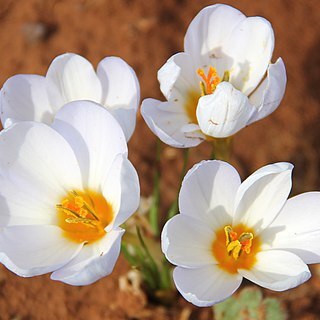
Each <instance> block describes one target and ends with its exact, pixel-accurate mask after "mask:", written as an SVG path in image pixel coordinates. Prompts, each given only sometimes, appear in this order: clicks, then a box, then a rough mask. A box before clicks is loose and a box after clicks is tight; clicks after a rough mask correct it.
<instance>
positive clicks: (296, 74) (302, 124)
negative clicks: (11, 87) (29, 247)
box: [0, 0, 320, 320]
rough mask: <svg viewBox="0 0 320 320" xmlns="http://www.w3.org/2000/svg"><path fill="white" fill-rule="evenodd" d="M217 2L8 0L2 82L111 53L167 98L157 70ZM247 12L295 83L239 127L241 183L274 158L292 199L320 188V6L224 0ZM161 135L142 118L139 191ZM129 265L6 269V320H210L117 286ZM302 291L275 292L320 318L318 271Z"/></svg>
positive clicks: (1, 26) (167, 174) (171, 152)
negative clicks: (91, 272)
mask: <svg viewBox="0 0 320 320" xmlns="http://www.w3.org/2000/svg"><path fill="white" fill-rule="evenodd" d="M213 3H216V2H215V1H202V0H198V1H191V0H162V1H161V0H148V1H145V0H144V1H143V0H83V1H80V0H79V1H72V0H66V1H62V0H61V1H59V0H52V1H50V0H16V1H14V0H1V1H0V84H1V85H2V84H3V83H4V81H5V80H6V79H7V78H8V77H10V76H12V75H14V74H17V73H36V74H45V72H46V70H47V68H48V66H49V64H50V62H51V61H52V59H53V58H54V57H56V56H57V55H59V54H61V53H64V52H75V53H79V54H81V55H83V56H85V57H86V58H87V59H88V60H90V61H91V62H92V63H93V64H94V65H97V63H98V62H99V61H100V60H101V59H102V58H103V57H105V56H110V55H115V56H120V57H122V58H123V59H125V60H126V61H127V62H128V63H129V64H130V65H131V66H132V67H133V68H134V69H135V70H136V72H137V75H138V77H139V80H140V84H141V96H142V98H146V97H154V98H159V99H161V98H162V96H161V93H160V91H159V85H158V83H157V80H156V73H157V70H158V69H159V68H160V67H161V65H162V64H163V63H164V62H165V61H166V60H167V59H168V58H169V57H170V56H171V55H172V54H174V53H176V52H178V51H181V50H182V49H183V37H184V34H185V31H186V29H187V26H188V24H189V23H190V21H191V20H192V18H193V17H194V16H195V15H196V13H197V12H198V11H199V10H200V9H201V8H203V7H204V6H206V5H209V4H213ZM224 3H227V4H230V5H233V6H235V7H237V8H238V9H240V10H241V11H242V12H244V13H245V14H246V15H249V16H250V15H261V16H263V17H265V18H267V19H268V20H269V21H270V22H271V23H272V25H273V27H274V31H275V36H276V47H275V52H274V60H276V58H277V57H279V56H281V57H282V58H283V60H284V61H285V63H286V67H287V74H288V85H287V91H286V95H285V98H284V100H283V102H282V104H281V106H280V108H279V109H278V110H277V111H276V112H275V113H274V114H272V115H271V116H270V117H268V118H267V119H265V120H263V121H260V122H258V123H256V124H253V125H251V126H250V127H248V128H246V129H244V130H242V131H241V132H240V133H239V134H237V135H236V137H235V139H234V154H233V157H232V159H231V162H232V164H233V165H235V166H236V167H237V168H238V170H239V171H240V172H241V174H242V176H243V178H245V177H246V176H248V175H249V174H250V173H251V172H252V171H254V170H255V169H257V168H258V167H260V166H262V165H265V164H267V163H270V162H275V161H283V160H285V161H290V162H292V163H293V164H294V165H295V170H294V178H293V181H294V188H293V194H296V193H300V192H304V191H310V190H320V172H319V168H320V166H319V165H320V139H319V138H320V121H319V120H320V90H319V89H320V88H319V83H320V54H319V52H320V24H319V23H320V22H319V21H320V8H319V5H320V3H319V0H294V1H293V0H251V1H250V0H238V1H235V0H234V1H231V0H230V1H224ZM155 141H156V140H155V137H154V136H153V135H152V133H151V132H150V131H149V129H148V128H147V127H146V125H145V124H144V122H143V120H142V118H141V116H140V115H138V122H137V128H136V131H135V133H134V136H133V138H132V139H131V141H130V144H129V153H130V158H131V160H132V162H133V163H134V165H135V167H136V168H137V171H138V174H139V176H140V180H141V188H142V195H143V196H149V195H150V194H151V192H152V169H153V165H154V154H155V153H154V150H155ZM210 152H211V148H209V146H208V144H202V145H201V146H200V147H199V148H198V149H197V151H196V152H195V151H193V152H192V153H191V159H190V161H189V167H191V166H192V164H193V163H195V162H198V161H200V160H202V159H207V158H208V157H209V155H210ZM181 155H182V153H181V150H175V149H172V148H169V147H165V149H164V156H163V159H162V163H161V170H162V174H163V181H162V186H161V189H162V198H163V203H162V208H163V212H165V210H166V209H167V208H168V206H169V204H170V203H171V201H172V200H173V199H174V196H175V193H176V190H177V187H178V176H177V170H181ZM128 270H129V267H128V265H127V263H126V262H125V260H124V259H123V258H122V257H121V258H120V259H119V260H118V262H117V264H116V267H115V270H114V273H113V274H112V275H111V276H109V277H107V278H105V279H102V280H100V281H98V282H97V283H95V284H94V285H91V286H88V287H71V286H67V285H64V284H62V283H57V282H54V281H51V280H49V277H48V276H47V275H45V276H40V277H36V278H32V279H23V278H19V277H17V276H15V275H14V274H12V273H10V272H9V271H7V270H5V268H4V267H2V266H1V267H0V319H1V320H2V319H3V320H7V319H8V320H9V319H10V320H13V319H15V320H33V319H35V320H40V319H48V320H51V319H52V320H53V319H60V320H63V319H71V320H73V319H93V320H95V319H97V320H98V319H110V320H112V319H117V320H119V319H132V320H133V319H160V320H161V319H181V320H182V319H199V320H202V319H212V315H211V310H210V309H209V308H207V309H201V310H199V309H197V308H194V307H192V306H191V305H189V304H187V303H185V302H184V301H182V299H180V298H177V301H176V303H175V304H174V306H173V307H172V308H164V307H162V306H156V305H152V304H150V303H148V301H147V299H146V297H145V296H144V295H142V294H132V293H130V292H126V291H122V290H120V289H119V282H118V278H119V276H123V275H125V274H126V273H127V272H128ZM312 270H313V273H314V277H313V278H312V280H310V281H309V282H307V283H306V284H304V285H302V286H300V287H299V288H297V289H294V290H290V291H288V292H285V293H279V294H278V293H271V292H270V291H268V290H264V294H265V295H267V296H270V295H271V296H275V297H278V298H279V299H280V300H281V301H283V303H284V305H285V306H286V307H287V308H288V310H289V319H305V320H306V319H308V320H312V319H319V317H320V281H319V277H318V275H317V273H319V270H320V269H319V268H317V267H313V268H312Z"/></svg>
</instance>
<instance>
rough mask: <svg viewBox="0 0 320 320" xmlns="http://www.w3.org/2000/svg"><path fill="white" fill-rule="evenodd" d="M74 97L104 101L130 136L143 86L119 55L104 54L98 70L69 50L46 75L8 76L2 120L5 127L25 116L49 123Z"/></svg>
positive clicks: (4, 90)
mask: <svg viewBox="0 0 320 320" xmlns="http://www.w3.org/2000/svg"><path fill="white" fill-rule="evenodd" d="M75 100H91V101H94V102H97V103H100V104H102V105H103V106H104V107H105V108H106V109H108V110H109V111H110V112H111V113H112V115H113V116H114V117H115V118H116V119H117V120H118V122H119V123H120V125H121V127H122V129H123V131H124V133H125V136H126V139H127V141H128V140H129V139H130V137H131V135H132V133H133V131H134V128H135V124H136V112H137V108H138V105H139V102H140V88H139V82H138V79H137V77H136V74H135V72H134V70H133V69H132V68H131V67H130V66H129V65H128V64H127V63H126V62H125V61H123V60H122V59H120V58H117V57H107V58H104V59H103V60H102V61H100V63H99V64H98V67H97V72H95V70H94V69H93V67H92V65H91V63H90V62H89V61H88V60H86V59H85V58H83V57H81V56H79V55H77V54H72V53H66V54H62V55H60V56H58V57H56V58H55V59H54V60H53V61H52V63H51V65H50V67H49V69H48V72H47V74H46V76H45V77H43V76H39V75H32V74H19V75H15V76H13V77H11V78H9V79H8V80H7V81H6V82H5V84H4V85H3V88H2V89H1V100H0V103H1V121H2V124H3V126H4V127H8V126H9V125H11V124H12V123H14V122H16V121H23V120H31V121H39V122H44V123H47V124H50V123H52V121H53V119H54V116H55V114H56V112H57V111H58V110H59V109H60V108H61V107H62V106H63V105H64V104H66V103H68V102H71V101H75Z"/></svg>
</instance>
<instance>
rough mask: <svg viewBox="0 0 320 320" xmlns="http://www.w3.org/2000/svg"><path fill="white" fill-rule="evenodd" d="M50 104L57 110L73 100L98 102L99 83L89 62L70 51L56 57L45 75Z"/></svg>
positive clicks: (99, 97)
mask: <svg viewBox="0 0 320 320" xmlns="http://www.w3.org/2000/svg"><path fill="white" fill-rule="evenodd" d="M46 80H47V85H48V94H49V99H50V102H51V105H52V106H53V108H54V109H55V110H56V111H58V110H59V109H60V108H61V107H62V106H63V105H64V104H66V103H68V102H70V101H74V100H92V101H95V102H100V99H101V83H100V80H99V79H98V77H97V75H96V73H95V71H94V69H93V67H92V65H91V63H90V62H89V61H88V60H86V59H85V58H83V57H81V56H79V55H77V54H72V53H66V54H62V55H60V56H58V57H56V58H55V59H54V60H53V61H52V63H51V65H50V67H49V69H48V72H47V75H46Z"/></svg>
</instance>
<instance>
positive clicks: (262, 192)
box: [233, 162, 293, 234]
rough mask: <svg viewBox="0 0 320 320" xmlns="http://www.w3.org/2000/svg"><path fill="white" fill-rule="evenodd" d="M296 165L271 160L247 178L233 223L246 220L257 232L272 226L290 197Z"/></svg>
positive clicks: (239, 193)
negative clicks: (292, 176) (271, 162)
mask: <svg viewBox="0 0 320 320" xmlns="http://www.w3.org/2000/svg"><path fill="white" fill-rule="evenodd" d="M292 169H293V165H292V164H290V163H287V162H279V163H275V164H270V165H267V166H264V167H262V168H260V169H259V170H257V171H256V172H254V173H253V174H252V175H251V176H249V177H248V178H247V179H246V180H245V181H243V183H242V184H241V186H240V188H239V189H238V192H237V195H236V202H235V203H236V205H235V208H236V212H235V216H234V220H233V225H237V224H244V225H245V226H247V227H248V228H253V229H254V231H255V233H256V234H259V233H260V232H261V231H262V230H263V229H265V228H266V227H268V226H269V225H270V223H271V222H272V221H273V220H274V219H275V217H276V216H277V214H278V213H279V212H280V210H281V208H282V207H283V205H284V204H285V202H286V200H287V198H288V195H289V193H290V190H291V173H292Z"/></svg>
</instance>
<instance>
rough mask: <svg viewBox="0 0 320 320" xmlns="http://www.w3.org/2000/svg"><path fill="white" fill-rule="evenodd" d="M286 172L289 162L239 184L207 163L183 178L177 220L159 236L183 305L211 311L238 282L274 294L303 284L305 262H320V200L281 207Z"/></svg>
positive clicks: (315, 196) (305, 197)
mask: <svg viewBox="0 0 320 320" xmlns="http://www.w3.org/2000/svg"><path fill="white" fill-rule="evenodd" d="M291 171H292V165H291V164H289V163H276V164H272V165H267V166H265V167H263V168H261V169H259V170H257V171H256V172H255V173H253V174H252V175H251V176H250V177H248V178H247V179H246V180H245V181H243V182H242V183H241V182H240V177H239V175H238V173H237V171H236V170H235V169H234V168H233V167H232V166H230V165H229V164H227V163H226V162H222V161H206V162H201V163H199V164H197V165H195V166H194V167H193V168H192V169H191V170H190V171H189V172H188V173H187V175H186V177H185V179H184V181H183V183H182V187H181V191H180V196H179V207H180V214H178V215H176V216H175V217H173V218H172V219H171V220H169V221H168V222H167V223H166V225H165V227H164V229H163V232H162V251H163V252H164V253H165V255H166V257H167V259H168V260H169V261H170V262H172V263H173V264H175V265H177V266H178V267H176V268H175V270H174V273H173V278H174V282H175V284H176V286H177V288H178V290H179V291H180V293H181V294H182V295H183V296H184V298H185V299H187V300H188V301H190V302H192V303H193V304H195V305H197V306H210V305H213V304H215V303H217V302H220V301H222V300H224V299H226V298H227V297H228V296H230V295H231V294H232V293H233V292H234V291H235V290H236V289H237V288H238V287H239V286H240V284H241V281H242V279H243V277H245V278H247V279H249V280H251V281H252V282H254V283H256V284H258V285H260V286H262V287H265V288H268V289H271V290H276V291H283V290H287V289H290V288H293V287H295V286H297V285H299V284H301V283H303V282H305V281H306V280H308V279H309V277H310V271H309V269H308V267H307V265H306V263H319V262H320V245H319V243H320V215H319V207H320V193H319V192H310V193H304V194H301V195H299V196H296V197H293V198H291V199H289V200H287V197H288V194H289V192H290V189H291Z"/></svg>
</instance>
